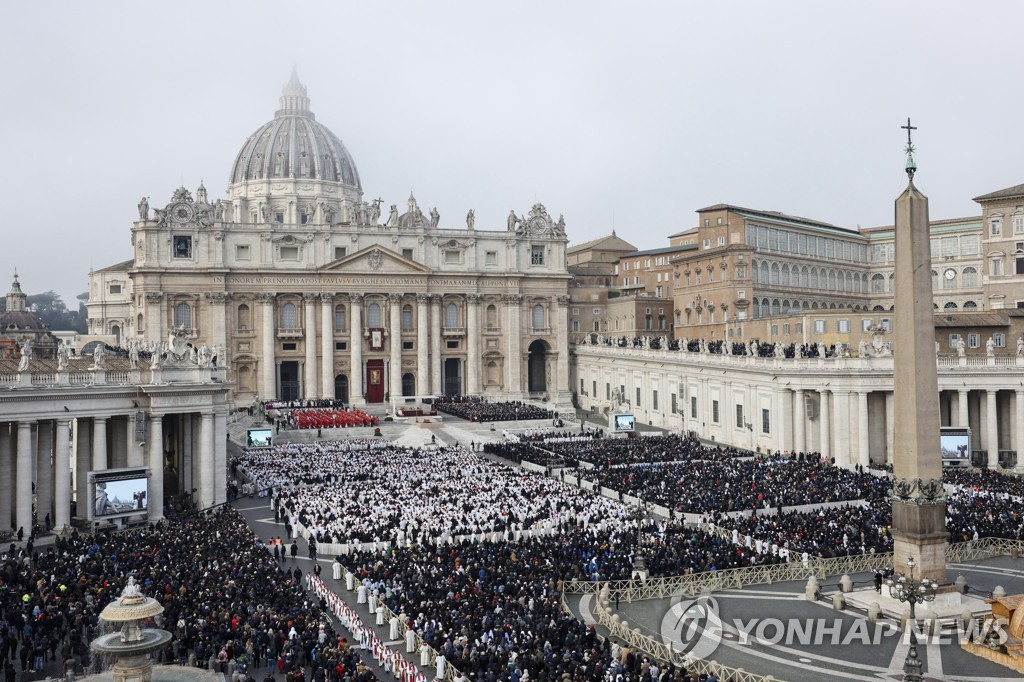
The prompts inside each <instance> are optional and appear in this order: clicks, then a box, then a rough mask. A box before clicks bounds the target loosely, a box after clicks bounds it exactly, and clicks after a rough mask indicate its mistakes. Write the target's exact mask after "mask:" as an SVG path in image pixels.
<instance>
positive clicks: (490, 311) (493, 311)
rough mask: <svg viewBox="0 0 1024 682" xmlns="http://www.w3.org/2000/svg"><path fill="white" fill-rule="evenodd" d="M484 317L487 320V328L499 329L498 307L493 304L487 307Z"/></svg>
mask: <svg viewBox="0 0 1024 682" xmlns="http://www.w3.org/2000/svg"><path fill="white" fill-rule="evenodd" d="M484 317H485V318H486V321H487V328H488V329H497V328H498V308H497V306H495V305H493V304H492V305H489V306H487V311H486V312H485V313H484Z"/></svg>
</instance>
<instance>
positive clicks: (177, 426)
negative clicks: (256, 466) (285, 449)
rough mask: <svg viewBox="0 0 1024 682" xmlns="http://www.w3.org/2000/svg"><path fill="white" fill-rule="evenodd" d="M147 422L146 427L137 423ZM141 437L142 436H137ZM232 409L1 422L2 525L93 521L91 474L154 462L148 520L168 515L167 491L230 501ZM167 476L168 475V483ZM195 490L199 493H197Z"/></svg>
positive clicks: (206, 501) (203, 500)
mask: <svg viewBox="0 0 1024 682" xmlns="http://www.w3.org/2000/svg"><path fill="white" fill-rule="evenodd" d="M139 419H142V420H145V422H146V423H145V425H144V427H143V428H141V429H140V428H138V427H139V426H142V425H140V424H137V423H136V420H139ZM138 436H141V437H142V438H143V440H139V438H138ZM226 438H227V421H226V413H224V412H221V411H215V412H213V413H210V412H206V413H203V414H200V413H198V412H185V413H164V414H152V415H151V414H148V413H146V412H142V411H138V410H135V411H132V412H129V413H126V414H117V413H113V414H104V415H92V416H76V415H75V414H74V413H73V412H72V411H68V412H64V413H63V414H60V415H57V416H52V417H49V418H37V419H30V418H19V419H17V420H16V421H0V471H3V472H5V474H4V475H3V476H0V529H6V528H11V529H13V530H15V531H16V530H18V529H19V528H20V529H24V531H25V533H26V535H27V534H28V533H29V531H30V529H31V528H32V526H33V525H34V524H44V523H45V521H46V518H47V516H49V520H50V525H51V527H53V528H57V529H62V528H64V527H65V526H68V525H69V524H70V523H71V511H72V510H71V503H72V500H73V499H74V500H75V501H76V505H77V512H76V515H77V516H78V517H80V518H83V519H85V518H91V516H92V514H91V510H87V509H86V505H87V504H89V503H90V501H91V499H90V495H89V492H88V491H89V472H91V471H102V470H109V469H121V468H131V467H149V468H150V481H149V499H148V501H147V518H148V519H149V520H150V521H155V520H158V519H160V518H162V517H163V512H164V502H165V499H164V493H165V490H166V491H168V492H170V493H171V494H176V495H183V494H184V495H191V496H192V499H193V500H194V501H195V503H196V505H197V506H199V507H208V506H212V505H214V504H219V503H222V502H225V501H226V498H227V492H226V476H227V471H226V469H227V462H226V445H225V443H226ZM165 476H166V477H167V479H166V480H165ZM193 490H195V493H194V494H193V493H192V491H193Z"/></svg>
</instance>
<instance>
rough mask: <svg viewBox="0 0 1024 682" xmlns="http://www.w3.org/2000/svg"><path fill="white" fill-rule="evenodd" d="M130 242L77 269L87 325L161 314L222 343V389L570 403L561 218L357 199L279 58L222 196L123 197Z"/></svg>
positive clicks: (151, 333) (337, 151)
mask: <svg viewBox="0 0 1024 682" xmlns="http://www.w3.org/2000/svg"><path fill="white" fill-rule="evenodd" d="M138 208H139V219H138V220H137V221H136V222H135V223H134V224H133V225H132V228H131V235H132V246H133V248H134V254H133V257H132V258H131V259H130V260H127V261H125V262H122V263H119V264H117V265H113V266H110V267H108V268H104V269H102V270H97V271H93V272H92V273H90V286H89V302H88V304H87V307H88V311H89V332H90V334H91V335H93V336H94V337H96V338H100V339H105V340H107V342H108V343H115V344H117V343H120V342H121V341H122V340H123V339H126V338H132V339H140V340H142V341H143V342H145V343H146V344H149V345H150V346H153V345H155V344H158V343H160V342H161V340H162V339H165V338H167V335H168V332H169V331H171V330H174V329H180V330H184V331H185V333H186V334H187V336H188V338H189V340H190V342H191V343H192V344H193V345H195V346H196V347H199V346H202V345H206V346H208V347H209V348H211V349H216V350H217V351H218V352H223V353H224V354H225V357H227V358H228V370H229V373H228V378H229V380H230V381H231V382H233V384H234V401H235V403H236V404H246V403H248V402H250V401H252V400H254V399H261V400H274V399H278V400H294V399H317V398H326V399H332V398H333V399H336V400H340V401H343V402H345V403H351V404H362V403H375V402H383V401H385V400H387V399H388V398H389V397H392V396H394V397H397V396H413V395H436V394H442V393H443V394H470V395H484V396H488V397H491V398H493V399H524V398H532V399H539V400H547V401H550V402H552V403H556V404H559V405H568V404H569V403H570V391H569V380H568V377H569V367H568V361H569V358H568V353H567V351H566V350H565V349H566V348H567V338H566V337H567V329H566V325H567V306H568V302H569V297H568V283H569V279H570V276H569V274H568V272H567V269H566V265H565V263H566V257H565V250H566V241H567V240H566V234H565V222H564V220H563V219H562V218H561V217H559V218H558V219H557V220H555V219H553V218H552V217H551V216H550V215H549V214H548V212H547V210H546V209H545V207H544V206H543V205H542V204H539V203H538V204H535V205H534V206H533V207H532V208H531V209H530V210H529V211H522V212H520V213H516V212H515V211H512V212H510V214H509V216H508V217H507V219H506V220H505V224H504V225H502V226H500V229H497V230H487V229H477V226H476V218H475V215H474V212H473V211H472V210H470V211H469V212H468V213H467V215H466V216H465V218H464V219H463V218H462V217H461V216H460V218H459V220H458V227H447V226H446V227H442V225H441V217H440V215H439V213H438V211H437V209H430V210H429V211H428V212H427V213H424V211H423V209H422V208H421V207H420V206H419V204H418V202H417V200H416V199H415V197H414V196H412V195H410V196H409V198H408V200H407V201H406V202H405V203H404V205H403V206H402V210H399V207H398V206H397V205H395V204H391V205H390V207H389V208H385V207H384V203H383V202H382V200H381V199H374V200H370V201H367V200H364V197H363V189H362V184H361V181H360V178H359V174H358V171H357V170H356V166H355V163H354V161H353V160H352V157H351V156H350V154H349V152H348V150H347V149H346V148H345V146H344V144H343V143H342V142H341V140H340V139H339V138H338V137H337V136H336V135H334V133H332V132H331V131H330V130H328V129H327V128H326V127H325V126H324V125H323V124H321V123H320V122H318V121H317V120H316V118H315V116H314V114H313V112H312V111H311V110H310V101H309V98H308V97H307V94H306V88H305V86H304V85H302V83H300V82H299V80H298V78H297V76H296V75H295V74H294V73H293V75H292V78H291V80H290V81H289V82H288V83H287V84H286V85H285V87H284V90H283V93H282V96H281V99H280V109H279V110H278V111H277V112H276V113H275V114H274V118H273V119H272V120H270V121H269V122H268V123H266V124H265V125H263V126H262V127H260V128H259V129H258V130H257V131H256V132H255V133H253V134H252V135H250V136H249V138H248V139H247V140H246V141H245V143H244V144H243V145H242V149H241V151H240V152H239V153H238V156H237V157H236V159H235V161H234V164H233V165H232V170H231V174H230V178H229V184H228V189H227V196H226V197H225V198H223V199H215V200H214V199H211V198H210V197H209V196H208V195H207V191H206V189H205V188H204V187H202V186H200V187H199V188H198V189H197V190H196V192H195V193H194V194H193V193H192V192H190V191H189V190H187V189H185V188H183V187H182V188H179V189H177V190H176V191H175V192H173V194H172V195H171V197H170V199H169V200H168V201H167V202H165V203H162V205H161V206H160V207H158V208H155V210H152V211H151V210H150V205H149V198H148V197H147V198H143V199H142V201H140V202H139V206H138Z"/></svg>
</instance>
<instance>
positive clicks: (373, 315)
mask: <svg viewBox="0 0 1024 682" xmlns="http://www.w3.org/2000/svg"><path fill="white" fill-rule="evenodd" d="M366 326H367V327H369V328H370V329H374V328H378V329H379V328H380V326H381V324H380V303H371V304H370V305H368V306H366Z"/></svg>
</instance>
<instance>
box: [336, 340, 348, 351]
mask: <svg viewBox="0 0 1024 682" xmlns="http://www.w3.org/2000/svg"><path fill="white" fill-rule="evenodd" d="M347 349H348V341H338V342H336V343H335V344H334V350H347Z"/></svg>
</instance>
